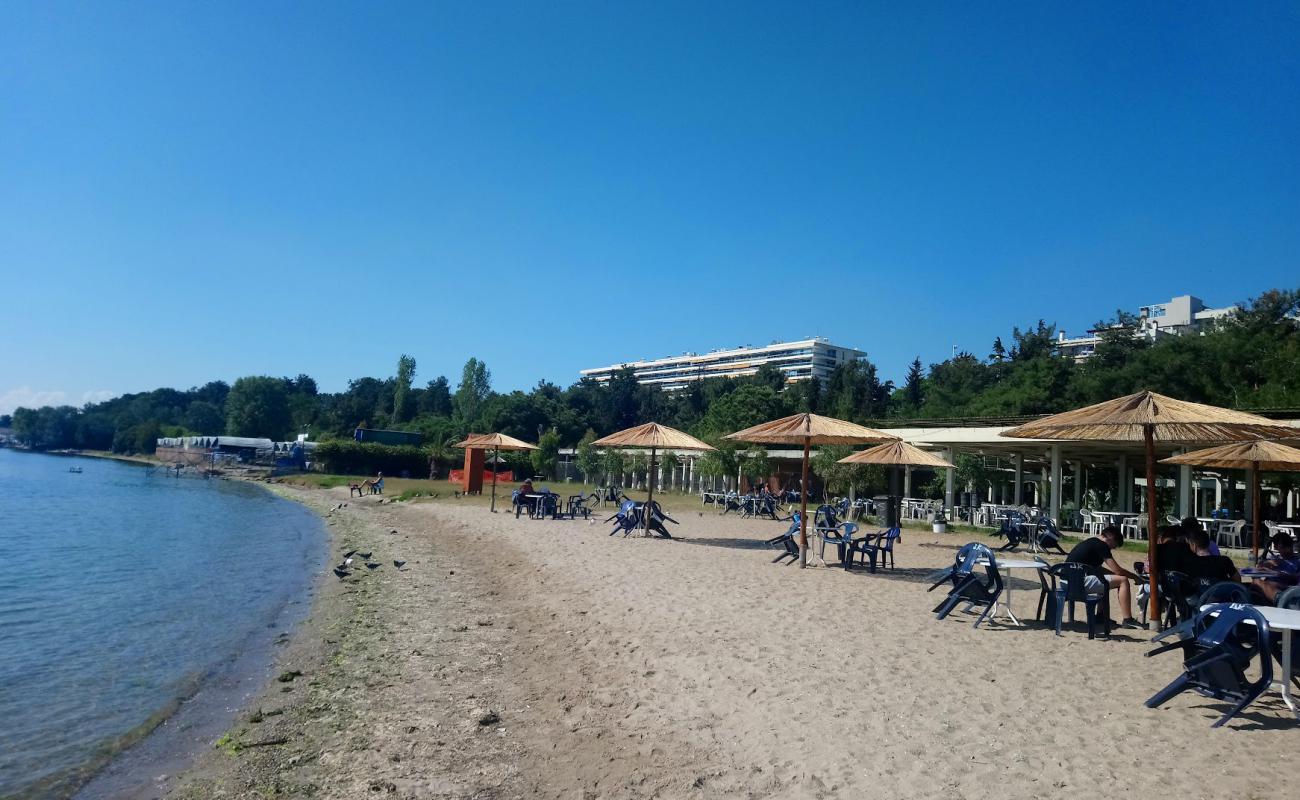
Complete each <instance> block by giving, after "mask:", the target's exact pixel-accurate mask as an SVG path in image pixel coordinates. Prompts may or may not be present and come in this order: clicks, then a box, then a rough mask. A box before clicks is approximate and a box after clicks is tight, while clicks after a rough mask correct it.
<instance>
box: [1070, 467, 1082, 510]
mask: <svg viewBox="0 0 1300 800" xmlns="http://www.w3.org/2000/svg"><path fill="white" fill-rule="evenodd" d="M1070 469H1071V470H1072V471H1073V472H1074V513H1076V514H1077V513H1079V509H1081V508H1083V462H1082V461H1076V462H1074V464H1073V465H1072V466H1071V467H1070Z"/></svg>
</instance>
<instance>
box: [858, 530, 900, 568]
mask: <svg viewBox="0 0 1300 800" xmlns="http://www.w3.org/2000/svg"><path fill="white" fill-rule="evenodd" d="M902 536H903V529H902V528H899V527H893V528H890V529H888V530H883V531H878V532H877V533H876V534H875V535H873V536H868V537H865V538H863V539H859V540H858V541H856V542H854V543H853V549H852V550H851V551H849V564H852V563H853V555H854V554H855V553H860V554H861V556H862V557H861V559H860V560H861V562H862V563H863V564H866V565H867V568H868V569H869V570H870V571H871V572H875V571H876V563H877V561H879V564H880V566H881V568H884V567H885V565H886V562H888V566H889V568H890V569H893V568H894V542H896V541H898V540H899V539H900V538H902ZM868 557H869V558H870V559H871V560H870V561H868V560H867V559H868ZM849 564H845V566H846V567H847V566H848V565H849Z"/></svg>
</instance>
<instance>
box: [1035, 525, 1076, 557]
mask: <svg viewBox="0 0 1300 800" xmlns="http://www.w3.org/2000/svg"><path fill="white" fill-rule="evenodd" d="M1034 541H1036V542H1038V546H1039V547H1040V548H1042V549H1043V550H1049V549H1051V550H1055V551H1056V552H1058V553H1060V554H1061V555H1068V553H1066V552H1065V551H1064V550H1063V549H1061V531H1060V530H1059V529H1058V528H1057V527H1056V523H1055V522H1053V521H1052V520H1051V519H1050V518H1049V517H1039V518H1038V527H1036V528H1035V529H1034Z"/></svg>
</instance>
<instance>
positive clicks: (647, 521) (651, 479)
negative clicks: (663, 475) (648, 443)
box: [641, 447, 655, 536]
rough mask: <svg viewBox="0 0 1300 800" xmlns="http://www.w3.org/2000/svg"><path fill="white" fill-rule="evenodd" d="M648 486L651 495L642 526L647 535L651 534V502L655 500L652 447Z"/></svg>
mask: <svg viewBox="0 0 1300 800" xmlns="http://www.w3.org/2000/svg"><path fill="white" fill-rule="evenodd" d="M645 477H646V486H647V487H649V492H650V495H649V497H647V498H646V501H645V513H644V514H642V515H641V522H642V523H643V525H642V527H643V528H644V530H645V535H646V536H649V535H650V504H651V503H653V502H654V500H655V449H654V448H653V447H651V448H650V469H649V471H648V472H647V473H646V476H645Z"/></svg>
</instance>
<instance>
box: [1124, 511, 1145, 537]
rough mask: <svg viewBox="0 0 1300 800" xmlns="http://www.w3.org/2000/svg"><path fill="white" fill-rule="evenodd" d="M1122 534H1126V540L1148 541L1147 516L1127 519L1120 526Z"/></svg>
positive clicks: (1139, 515) (1141, 515)
mask: <svg viewBox="0 0 1300 800" xmlns="http://www.w3.org/2000/svg"><path fill="white" fill-rule="evenodd" d="M1120 532H1121V533H1123V534H1124V538H1125V539H1146V538H1147V515H1146V514H1138V515H1137V516H1135V517H1125V518H1124V522H1123V523H1122V524H1121V525H1120Z"/></svg>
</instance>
